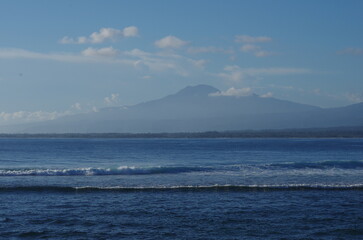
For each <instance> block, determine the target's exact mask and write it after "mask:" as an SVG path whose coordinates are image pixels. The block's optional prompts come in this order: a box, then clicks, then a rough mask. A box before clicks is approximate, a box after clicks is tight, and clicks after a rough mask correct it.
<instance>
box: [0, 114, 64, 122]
mask: <svg viewBox="0 0 363 240" xmlns="http://www.w3.org/2000/svg"><path fill="white" fill-rule="evenodd" d="M69 114H71V112H70V111H65V112H56V111H54V112H45V111H35V112H29V111H18V112H11V113H7V112H0V124H19V123H28V122H38V121H46V120H54V119H56V118H58V117H62V116H66V115H69Z"/></svg>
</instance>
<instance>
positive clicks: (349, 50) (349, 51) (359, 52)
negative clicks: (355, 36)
mask: <svg viewBox="0 0 363 240" xmlns="http://www.w3.org/2000/svg"><path fill="white" fill-rule="evenodd" d="M337 53H338V54H341V55H363V49H362V48H345V49H343V50H340V51H338V52H337Z"/></svg>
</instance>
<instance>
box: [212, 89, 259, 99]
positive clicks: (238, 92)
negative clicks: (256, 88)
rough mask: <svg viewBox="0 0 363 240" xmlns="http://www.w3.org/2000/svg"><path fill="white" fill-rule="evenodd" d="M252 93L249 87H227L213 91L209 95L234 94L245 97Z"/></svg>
mask: <svg viewBox="0 0 363 240" xmlns="http://www.w3.org/2000/svg"><path fill="white" fill-rule="evenodd" d="M252 94H253V92H252V89H251V88H234V87H232V88H229V89H227V90H226V91H220V92H215V93H210V94H209V96H211V97H220V96H234V97H245V96H251V95H252Z"/></svg>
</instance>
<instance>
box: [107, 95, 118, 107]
mask: <svg viewBox="0 0 363 240" xmlns="http://www.w3.org/2000/svg"><path fill="white" fill-rule="evenodd" d="M119 96H120V95H119V94H118V93H112V94H111V96H109V97H105V98H104V101H105V103H106V104H107V105H116V104H118V103H119Z"/></svg>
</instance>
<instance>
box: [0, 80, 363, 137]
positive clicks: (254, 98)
mask: <svg viewBox="0 0 363 240" xmlns="http://www.w3.org/2000/svg"><path fill="white" fill-rule="evenodd" d="M219 92H220V91H219V90H218V89H216V88H214V87H211V86H208V85H198V86H189V87H186V88H184V89H182V90H181V91H179V92H177V93H175V94H172V95H169V96H166V97H164V98H161V99H157V100H153V101H149V102H144V103H140V104H137V105H133V106H127V107H125V106H123V107H112V108H104V109H101V110H100V111H99V112H93V113H85V114H77V115H70V116H66V117H62V118H59V119H56V120H52V121H46V122H40V123H33V124H25V125H18V126H13V128H12V129H10V128H7V129H0V130H1V132H18V133H19V132H21V133H24V132H25V133H97V132H105V133H107V132H128V133H142V132H145V133H146V132H150V133H155V132H202V131H226V130H248V129H286V128H312V127H337V126H362V125H363V103H359V104H354V105H349V106H347V107H341V108H330V109H322V108H319V107H315V106H311V105H306V104H300V103H294V102H290V101H285V100H279V99H276V98H263V97H260V96H258V95H256V94H251V95H248V96H243V97H235V96H216V95H221V94H216V93H219Z"/></svg>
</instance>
